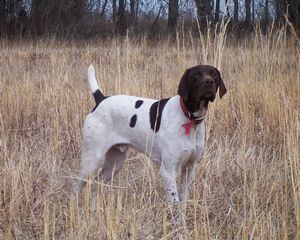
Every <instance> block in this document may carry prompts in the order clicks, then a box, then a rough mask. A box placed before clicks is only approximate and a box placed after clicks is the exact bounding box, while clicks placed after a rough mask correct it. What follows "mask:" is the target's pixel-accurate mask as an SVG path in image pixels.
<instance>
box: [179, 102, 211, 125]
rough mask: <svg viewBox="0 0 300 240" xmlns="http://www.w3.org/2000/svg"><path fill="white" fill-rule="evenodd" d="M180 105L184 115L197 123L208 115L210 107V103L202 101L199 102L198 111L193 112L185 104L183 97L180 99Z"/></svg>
mask: <svg viewBox="0 0 300 240" xmlns="http://www.w3.org/2000/svg"><path fill="white" fill-rule="evenodd" d="M180 105H181V109H182V111H183V113H184V115H185V116H186V117H187V118H188V119H190V120H196V121H200V122H201V121H202V120H203V119H204V117H205V114H206V110H207V107H208V101H206V100H201V101H200V102H199V106H198V110H197V111H193V110H191V109H189V105H188V104H187V103H185V102H184V100H183V99H182V97H180Z"/></svg>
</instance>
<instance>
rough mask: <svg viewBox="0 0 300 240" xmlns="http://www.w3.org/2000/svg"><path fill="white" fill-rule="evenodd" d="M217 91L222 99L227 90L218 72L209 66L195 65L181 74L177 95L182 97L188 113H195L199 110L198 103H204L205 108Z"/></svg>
mask: <svg viewBox="0 0 300 240" xmlns="http://www.w3.org/2000/svg"><path fill="white" fill-rule="evenodd" d="M218 89H219V96H220V98H222V97H223V96H224V94H225V93H226V92H227V90H226V87H225V84H224V82H223V80H222V77H221V74H220V72H219V70H218V69H217V68H215V67H212V66H209V65H197V66H195V67H192V68H189V69H187V70H186V71H185V73H184V74H183V76H182V78H181V80H180V83H179V86H178V95H180V96H181V97H182V99H183V101H184V102H185V103H186V105H187V108H188V110H189V111H191V112H196V111H198V110H199V108H200V101H205V107H206V108H207V105H208V102H213V101H214V100H215V98H216V92H217V91H218Z"/></svg>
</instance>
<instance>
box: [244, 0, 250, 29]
mask: <svg viewBox="0 0 300 240" xmlns="http://www.w3.org/2000/svg"><path fill="white" fill-rule="evenodd" d="M245 11H246V19H245V22H246V26H247V27H249V26H250V23H251V0H245Z"/></svg>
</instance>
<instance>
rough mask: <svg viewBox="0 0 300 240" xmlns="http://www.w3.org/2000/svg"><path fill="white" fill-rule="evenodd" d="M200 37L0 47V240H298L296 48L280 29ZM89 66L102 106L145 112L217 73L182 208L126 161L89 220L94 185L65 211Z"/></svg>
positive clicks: (145, 164) (148, 170)
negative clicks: (217, 91)
mask: <svg viewBox="0 0 300 240" xmlns="http://www.w3.org/2000/svg"><path fill="white" fill-rule="evenodd" d="M208 36H210V37H208ZM211 36H212V34H211V35H209V34H205V35H201V37H200V38H199V37H192V35H191V34H181V33H179V34H178V37H177V40H176V41H175V43H171V41H168V40H164V41H160V42H157V43H153V42H152V43H151V42H148V41H147V40H146V39H144V40H141V41H139V42H136V41H134V40H131V39H128V38H125V39H124V40H123V41H119V40H117V39H111V40H110V41H109V40H107V41H102V40H95V41H89V42H81V43H76V42H72V43H70V42H67V43H65V42H59V41H55V40H46V41H39V42H36V43H33V42H14V43H10V42H8V41H1V42H0V74H1V78H0V134H1V135H0V136H1V138H0V239H300V154H299V151H300V121H299V120H300V119H299V116H300V110H299V109H300V42H299V40H297V38H296V37H295V35H293V34H287V31H286V29H281V30H276V31H272V32H271V33H270V34H269V35H268V36H263V35H261V34H259V33H256V34H253V36H252V37H251V38H247V39H245V40H240V41H234V40H232V39H230V37H227V38H226V35H225V34H224V31H221V32H220V33H217V34H216V35H215V38H213V37H211ZM90 63H93V65H94V67H95V69H96V76H97V79H98V82H99V83H100V85H101V87H102V89H103V90H104V93H105V94H106V95H113V94H119V93H123V94H130V95H138V96H148V97H152V98H157V99H158V98H162V97H168V96H173V95H175V94H176V91H177V85H178V83H179V80H180V78H181V75H182V74H183V72H184V70H185V69H186V68H188V67H191V66H193V65H196V64H211V65H215V66H217V67H218V68H219V69H220V70H221V73H222V76H223V79H224V82H225V84H226V85H227V89H228V93H227V94H226V95H225V96H224V98H223V99H222V100H220V99H216V101H215V102H214V103H213V104H210V105H209V113H208V116H207V118H206V120H205V121H206V130H207V136H206V138H207V145H206V149H205V153H204V156H203V158H202V160H201V161H199V162H198V164H197V168H196V175H197V176H196V180H195V183H194V186H193V192H192V194H191V197H190V200H189V201H188V202H186V203H184V204H180V205H178V206H175V207H170V206H168V205H167V204H166V201H165V199H164V198H165V196H164V193H163V191H162V188H161V184H160V178H159V174H158V168H157V167H155V166H153V165H152V164H149V162H150V161H149V160H148V159H147V158H146V157H145V156H143V155H141V154H138V153H136V152H134V151H131V152H130V154H129V158H128V160H127V161H126V163H125V166H124V168H123V169H122V171H121V173H120V174H119V175H118V176H117V177H116V178H115V179H114V180H113V181H112V182H111V183H110V184H109V185H108V186H103V184H102V183H99V201H98V207H97V211H96V212H93V211H91V209H90V200H89V198H90V186H91V182H92V181H93V180H92V179H90V180H88V184H87V187H86V188H85V189H84V192H83V194H82V199H81V201H77V200H78V199H77V200H75V199H73V197H72V187H73V183H74V181H75V180H76V178H77V176H78V173H79V163H80V152H81V141H82V134H81V130H82V125H83V120H84V117H85V116H86V114H87V113H89V112H90V111H91V109H92V108H93V107H94V100H93V98H92V95H91V93H90V92H89V89H88V87H87V79H86V71H87V67H88V65H89V64H90ZM141 140H142V139H141ZM78 202H80V203H78Z"/></svg>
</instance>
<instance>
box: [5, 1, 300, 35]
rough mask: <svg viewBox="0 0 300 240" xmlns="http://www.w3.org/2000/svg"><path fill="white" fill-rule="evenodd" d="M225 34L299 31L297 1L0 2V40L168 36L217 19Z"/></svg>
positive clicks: (215, 22)
mask: <svg viewBox="0 0 300 240" xmlns="http://www.w3.org/2000/svg"><path fill="white" fill-rule="evenodd" d="M223 19H227V20H229V21H230V24H229V26H231V28H230V29H231V30H232V31H234V30H236V32H237V33H238V32H251V31H252V29H253V26H254V25H255V24H257V23H259V24H260V26H261V29H262V30H263V31H266V29H267V28H268V26H269V25H270V24H271V23H274V22H275V23H276V24H277V25H280V24H282V23H285V22H286V21H289V22H290V23H291V24H293V25H294V27H295V29H296V30H298V31H299V29H300V1H299V0H165V1H163V0H154V1H153V0H0V36H1V37H26V36H29V37H39V36H57V37H80V38H87V37H93V36H96V35H97V36H104V37H105V36H108V35H124V34H125V33H126V32H129V33H131V34H134V35H136V34H139V33H145V32H147V33H150V34H153V35H155V34H160V35H164V34H166V33H174V32H175V31H176V29H177V28H178V26H179V25H180V26H185V27H186V29H189V28H196V27H200V29H201V28H206V27H207V24H211V25H217V23H219V22H220V21H221V20H223Z"/></svg>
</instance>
